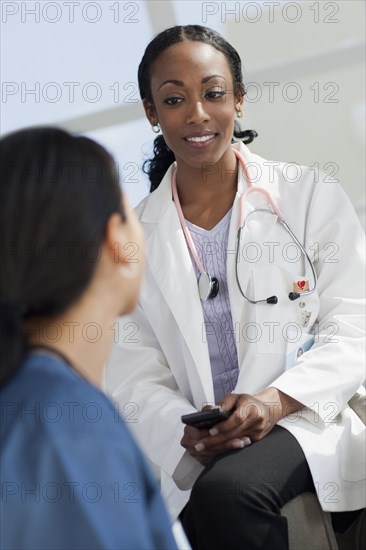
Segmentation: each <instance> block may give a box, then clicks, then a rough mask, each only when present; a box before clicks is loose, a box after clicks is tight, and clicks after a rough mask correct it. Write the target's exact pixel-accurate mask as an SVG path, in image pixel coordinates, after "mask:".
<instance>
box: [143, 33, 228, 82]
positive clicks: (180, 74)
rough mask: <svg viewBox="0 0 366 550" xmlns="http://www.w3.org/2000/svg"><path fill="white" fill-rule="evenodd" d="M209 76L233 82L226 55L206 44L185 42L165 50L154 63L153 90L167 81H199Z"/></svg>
mask: <svg viewBox="0 0 366 550" xmlns="http://www.w3.org/2000/svg"><path fill="white" fill-rule="evenodd" d="M209 74H215V75H221V76H223V77H224V78H225V79H227V80H230V79H231V80H232V75H231V70H230V66H229V63H228V60H227V59H226V57H225V55H224V54H223V53H222V52H219V51H218V50H217V49H216V48H214V47H213V46H210V45H209V44H205V43H204V42H194V41H184V42H179V43H178V44H174V45H173V46H170V47H169V48H167V49H166V50H164V51H163V52H162V53H161V54H160V55H159V57H158V59H157V60H156V61H155V62H154V63H153V65H152V70H151V84H152V88H153V89H156V86H159V83H160V82H162V81H165V80H168V79H169V80H170V79H171V80H182V81H183V82H185V81H191V80H199V81H201V79H202V78H204V77H205V76H207V75H209Z"/></svg>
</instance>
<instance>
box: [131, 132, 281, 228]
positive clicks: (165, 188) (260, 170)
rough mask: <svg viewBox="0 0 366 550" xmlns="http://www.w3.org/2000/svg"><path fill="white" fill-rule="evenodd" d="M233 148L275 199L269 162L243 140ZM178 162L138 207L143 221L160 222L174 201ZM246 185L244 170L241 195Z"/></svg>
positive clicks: (254, 179)
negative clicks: (173, 188)
mask: <svg viewBox="0 0 366 550" xmlns="http://www.w3.org/2000/svg"><path fill="white" fill-rule="evenodd" d="M233 148H235V149H237V150H239V151H240V152H241V153H242V155H243V156H244V160H245V164H246V167H247V170H248V173H249V177H250V178H251V180H252V183H253V185H256V186H258V187H263V188H264V189H267V190H268V191H269V192H270V193H271V194H272V196H273V198H274V199H276V197H277V196H278V193H277V181H278V178H277V174H276V173H275V172H274V171H273V172H274V173H273V174H272V171H270V167H269V164H270V163H267V164H268V165H267V164H266V165H264V162H265V161H264V159H262V158H261V157H259V156H258V155H255V154H253V153H252V152H251V151H249V149H248V147H246V146H245V145H244V144H243V143H242V142H240V143H235V144H234V145H233ZM176 166H177V163H176V162H174V163H173V164H172V165H171V166H170V167H169V168H168V170H167V172H166V174H165V176H164V178H163V179H162V181H161V183H160V185H159V187H158V188H157V189H156V190H155V191H154V192H153V193H151V195H149V197H148V198H149V200H146V199H145V200H144V201H143V202H142V203H141V204H140V206H139V207H138V209H140V208H141V210H142V212H141V221H142V222H143V223H158V222H159V220H160V219H161V216H162V215H163V214H164V212H165V210H166V209H167V208H169V206H170V203H171V202H172V200H173V198H172V191H171V179H172V173H173V170H175V168H176ZM245 187H246V185H245V184H244V178H243V177H242V172H241V174H240V177H239V178H238V188H237V193H238V194H239V196H240V195H241V194H242V192H243V190H244V189H245Z"/></svg>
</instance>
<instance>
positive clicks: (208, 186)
mask: <svg viewBox="0 0 366 550" xmlns="http://www.w3.org/2000/svg"><path fill="white" fill-rule="evenodd" d="M237 178H238V163H237V160H236V157H235V155H234V153H233V152H232V149H231V147H230V148H229V149H228V150H227V151H226V152H225V154H224V155H223V156H222V158H221V159H220V161H219V162H218V163H217V164H214V165H212V166H211V165H207V166H203V167H200V168H195V167H192V166H190V165H188V164H186V163H185V162H183V161H182V160H181V159H177V190H178V195H179V200H180V203H181V207H182V211H183V214H184V217H185V218H186V219H187V220H188V221H190V222H192V223H194V224H196V225H199V226H200V227H203V228H205V229H211V228H212V227H214V226H215V225H216V223H218V222H219V221H220V219H222V218H223V217H224V215H225V214H226V213H227V212H228V211H229V210H230V208H231V206H232V204H233V202H234V198H235V194H236V191H237Z"/></svg>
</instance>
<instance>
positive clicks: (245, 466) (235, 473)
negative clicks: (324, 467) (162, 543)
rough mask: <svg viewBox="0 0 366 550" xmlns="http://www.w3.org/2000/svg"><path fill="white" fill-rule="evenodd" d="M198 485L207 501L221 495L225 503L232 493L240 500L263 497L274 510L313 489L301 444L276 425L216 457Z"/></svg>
mask: <svg viewBox="0 0 366 550" xmlns="http://www.w3.org/2000/svg"><path fill="white" fill-rule="evenodd" d="M196 484H197V486H200V494H201V495H202V496H205V500H206V498H211V497H212V498H214V499H215V497H218V499H219V500H220V501H221V503H222V504H224V501H225V500H227V497H230V498H228V500H230V501H231V500H232V497H233V496H236V497H237V498H238V499H239V500H241V499H242V498H243V496H244V498H249V497H250V495H251V496H252V497H253V498H256V497H257V496H258V498H259V497H260V499H261V500H262V503H263V504H265V505H266V504H267V505H268V506H269V507H270V508H272V509H278V508H282V506H284V505H285V504H286V503H287V502H288V501H289V500H291V499H292V498H295V497H296V496H298V495H299V494H301V493H303V492H304V491H314V485H313V481H312V477H311V473H310V470H309V466H308V464H307V462H306V458H305V455H304V453H303V451H302V449H301V447H300V445H299V443H298V442H297V440H296V438H295V437H294V436H293V435H292V434H291V433H290V432H288V431H287V430H286V429H285V428H282V427H280V426H275V428H274V429H273V430H272V431H271V432H270V433H269V434H268V435H267V436H266V437H265V438H264V439H262V440H261V441H257V442H255V443H252V445H249V446H248V447H245V448H244V449H240V450H237V451H230V452H229V453H225V454H223V455H220V456H219V457H217V458H216V459H215V460H214V461H212V462H211V463H210V464H209V465H208V466H207V467H206V468H205V470H204V471H203V472H202V474H201V476H200V477H199V478H198V480H197V482H196ZM202 485H203V486H204V489H205V490H204V491H202ZM194 491H195V488H193V493H194ZM215 500H216V499H215ZM235 500H236V499H235Z"/></svg>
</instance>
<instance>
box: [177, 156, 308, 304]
mask: <svg viewBox="0 0 366 550" xmlns="http://www.w3.org/2000/svg"><path fill="white" fill-rule="evenodd" d="M233 153H234V154H235V156H236V157H237V159H238V161H239V163H240V165H241V168H242V170H243V173H244V176H245V180H246V182H247V189H246V190H245V191H243V193H242V194H241V196H240V213H239V228H238V235H237V246H236V258H235V274H236V282H237V284H238V287H239V290H240V293H241V295H242V296H243V298H244V299H245V300H246V301H247V302H250V303H251V304H258V303H261V302H266V303H267V304H277V302H278V298H277V296H269V297H268V298H264V299H262V300H251V299H250V298H248V297H247V296H246V295H245V294H244V292H243V289H242V287H241V284H240V280H239V276H238V261H239V248H240V247H239V245H240V239H241V233H242V231H243V229H244V226H245V221H246V219H248V218H249V216H250V215H252V214H254V213H256V212H265V213H267V214H271V215H273V216H277V219H278V221H279V222H280V224H281V225H282V226H283V227H284V229H285V230H286V231H287V233H288V234H289V235H290V237H291V239H292V240H293V241H294V242H295V244H296V245H297V246H298V247H299V249H300V251H301V253H302V254H303V255H304V257H305V258H306V260H307V262H308V264H309V265H310V268H311V272H312V276H313V286H312V288H310V289H309V290H307V291H304V292H301V294H300V293H299V292H290V293H289V295H288V297H289V299H290V300H291V301H294V300H297V299H298V298H300V296H306V295H309V294H312V293H313V292H314V291H315V289H316V285H317V277H316V272H315V269H314V265H313V263H312V261H311V260H310V258H309V255H308V254H307V252H306V250H305V249H304V247H303V246H302V244H301V243H300V241H299V240H298V238H297V237H296V235H295V234H294V233H293V231H292V230H291V228H290V227H289V226H288V224H287V222H286V221H285V219H284V216H283V214H282V213H281V212H280V210H279V208H278V207H277V206H276V204H275V202H274V201H273V199H272V197H271V195H270V194H269V193H268V191H266V190H265V189H263V188H262V187H256V186H254V185H253V184H252V182H251V180H250V177H249V174H248V170H247V167H246V165H245V160H244V157H243V155H242V154H241V153H240V152H239V151H237V150H236V149H234V148H233ZM172 192H173V199H174V203H175V206H176V209H177V212H178V216H179V220H180V223H181V226H182V229H183V233H184V236H185V238H186V242H187V245H188V248H189V250H190V251H191V254H192V256H193V258H194V261H195V262H196V265H197V268H198V269H199V271H200V277H199V280H198V290H199V295H200V298H201V300H202V301H203V302H204V301H206V300H207V299H208V298H214V297H215V296H217V293H218V291H219V283H218V281H217V279H216V278H215V277H212V278H211V277H210V275H209V274H208V273H207V272H206V271H205V269H204V267H203V265H202V262H201V260H200V258H199V256H198V254H197V251H196V247H195V245H194V242H193V240H192V237H191V234H190V232H189V229H188V227H187V224H186V221H185V219H184V215H183V212H182V208H181V205H180V201H179V197H178V191H177V170H176V169H175V170H174V172H173V174H172ZM251 193H261V194H262V195H264V197H265V198H266V201H267V204H269V206H270V207H271V210H270V209H268V208H256V209H254V210H253V211H252V212H250V213H249V214H247V216H245V201H246V199H247V197H248V195H250V194H251Z"/></svg>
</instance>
